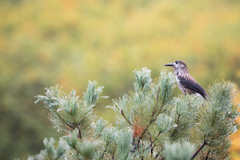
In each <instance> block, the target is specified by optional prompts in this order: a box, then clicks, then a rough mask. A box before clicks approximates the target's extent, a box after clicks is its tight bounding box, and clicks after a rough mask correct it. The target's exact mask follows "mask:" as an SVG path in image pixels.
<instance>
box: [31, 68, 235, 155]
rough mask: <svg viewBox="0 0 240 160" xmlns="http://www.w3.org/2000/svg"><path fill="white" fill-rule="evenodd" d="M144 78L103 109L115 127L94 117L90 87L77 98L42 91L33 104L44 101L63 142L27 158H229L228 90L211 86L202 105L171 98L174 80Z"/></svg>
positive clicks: (225, 85) (231, 108) (140, 73)
mask: <svg viewBox="0 0 240 160" xmlns="http://www.w3.org/2000/svg"><path fill="white" fill-rule="evenodd" d="M150 73H151V71H150V70H149V69H147V68H143V69H142V70H135V71H134V74H135V78H136V82H134V84H133V85H134V90H133V91H131V92H129V93H128V94H124V95H123V96H122V97H120V98H118V99H116V100H113V106H108V108H112V109H113V110H114V111H116V112H117V113H118V117H117V121H116V126H115V127H112V126H111V125H108V123H107V121H105V120H103V119H102V118H97V117H96V115H95V114H94V111H93V107H94V106H95V105H96V103H97V101H98V99H99V98H104V97H101V96H100V93H102V88H103V87H97V86H96V82H91V81H89V84H88V87H87V92H86V93H84V96H83V98H82V99H79V97H78V96H77V95H76V91H75V90H73V91H71V92H70V94H65V93H64V92H63V91H61V90H59V88H58V87H57V86H56V87H50V88H49V89H46V95H45V96H37V98H38V100H37V101H36V102H39V101H43V102H44V104H45V107H46V108H48V109H49V111H50V115H49V119H50V121H51V122H52V123H53V127H55V128H57V129H58V131H59V132H60V133H62V135H63V137H62V138H61V139H60V144H59V147H58V149H57V150H55V149H54V147H53V144H54V141H53V139H51V140H50V141H47V140H44V145H45V150H43V151H41V152H40V154H39V155H37V156H35V157H29V159H34V158H37V159H41V158H42V159H44V158H45V157H48V158H50V159H57V158H66V159H76V160H77V159H86V160H90V159H120V160H126V159H166V160H190V159H208V158H209V157H211V159H216V160H217V159H229V158H230V155H229V148H230V146H231V142H230V134H232V133H234V132H235V131H236V124H235V123H234V119H235V118H236V117H237V116H238V115H240V114H239V112H238V110H239V106H235V105H234V104H233V98H234V97H235V95H236V91H235V89H234V85H233V84H232V83H230V82H226V81H217V82H214V83H213V84H212V85H211V86H210V87H209V90H208V91H209V99H208V100H204V99H203V98H201V97H198V96H196V95H186V96H185V95H180V96H176V97H172V96H171V95H172V92H173V89H174V87H175V78H174V75H173V74H172V73H167V72H166V71H161V72H160V76H159V77H158V79H156V81H152V79H151V74H150ZM196 148H199V149H198V150H196Z"/></svg>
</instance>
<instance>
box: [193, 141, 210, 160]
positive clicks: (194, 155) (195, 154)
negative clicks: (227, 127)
mask: <svg viewBox="0 0 240 160" xmlns="http://www.w3.org/2000/svg"><path fill="white" fill-rule="evenodd" d="M206 144H207V141H206V140H204V142H203V144H202V145H201V146H200V147H199V148H198V150H196V152H195V153H194V154H193V156H192V158H191V159H193V158H195V157H196V156H197V154H198V153H199V152H200V151H201V150H202V149H203V147H204V146H205V145H206Z"/></svg>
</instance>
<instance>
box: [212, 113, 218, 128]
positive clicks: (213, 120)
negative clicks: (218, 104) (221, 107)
mask: <svg viewBox="0 0 240 160" xmlns="http://www.w3.org/2000/svg"><path fill="white" fill-rule="evenodd" d="M216 115H217V111H216V110H215V114H214V117H213V120H212V127H213V125H214V122H215V119H216Z"/></svg>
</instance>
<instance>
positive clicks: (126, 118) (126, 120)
mask: <svg viewBox="0 0 240 160" xmlns="http://www.w3.org/2000/svg"><path fill="white" fill-rule="evenodd" d="M121 114H122V116H123V118H124V119H125V120H126V121H127V122H128V123H129V124H130V125H131V126H132V125H133V124H132V123H131V122H130V121H129V120H128V119H127V118H126V116H125V115H124V113H123V111H122V109H121Z"/></svg>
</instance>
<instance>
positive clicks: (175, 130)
mask: <svg viewBox="0 0 240 160" xmlns="http://www.w3.org/2000/svg"><path fill="white" fill-rule="evenodd" d="M180 117H181V115H180V114H178V119H177V122H176V124H177V128H175V129H174V130H173V133H172V134H171V137H173V136H174V135H175V134H176V133H177V130H178V128H179V127H178V124H179V120H180Z"/></svg>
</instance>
